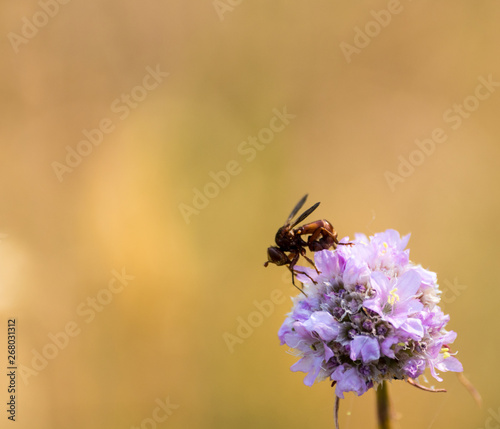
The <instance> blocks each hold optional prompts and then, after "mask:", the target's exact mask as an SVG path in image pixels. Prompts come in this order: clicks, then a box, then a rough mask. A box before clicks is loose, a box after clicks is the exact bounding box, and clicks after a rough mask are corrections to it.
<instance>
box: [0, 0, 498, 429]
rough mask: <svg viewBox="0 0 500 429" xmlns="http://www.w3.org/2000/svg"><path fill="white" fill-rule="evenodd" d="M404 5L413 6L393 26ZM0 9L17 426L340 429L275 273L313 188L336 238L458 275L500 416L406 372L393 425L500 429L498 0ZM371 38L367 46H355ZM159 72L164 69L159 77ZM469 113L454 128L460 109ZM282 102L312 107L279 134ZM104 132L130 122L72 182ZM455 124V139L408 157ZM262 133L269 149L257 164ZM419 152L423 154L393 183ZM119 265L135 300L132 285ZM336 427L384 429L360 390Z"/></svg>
mask: <svg viewBox="0 0 500 429" xmlns="http://www.w3.org/2000/svg"><path fill="white" fill-rule="evenodd" d="M42 5H44V6H42ZM388 5H389V6H391V7H393V8H395V9H396V10H397V11H399V13H392V14H390V15H389V17H390V22H386V23H385V24H384V26H383V27H382V26H380V25H379V26H378V27H377V25H376V24H373V22H375V21H374V20H375V15H377V14H378V15H377V16H379V19H382V18H383V17H385V18H386V19H388V18H387V14H383V13H382V15H380V14H379V12H380V11H381V10H387V8H388ZM44 8H45V9H46V10H47V11H50V15H52V16H49V15H48V12H44ZM0 9H1V14H0V25H1V32H0V33H1V34H2V35H3V36H2V38H1V41H0V46H1V52H2V55H1V56H2V67H1V68H0V77H1V83H0V90H1V95H2V96H1V100H0V103H1V104H0V109H1V110H0V112H1V123H2V126H1V129H0V145H1V157H0V186H1V210H0V232H1V233H2V240H1V242H0V282H1V283H0V314H1V327H0V340H1V345H0V350H2V352H1V353H0V355H1V356H2V359H1V367H2V369H1V371H0V373H2V374H4V373H6V371H7V370H6V367H7V361H6V349H7V347H6V330H7V328H6V326H7V319H9V318H16V320H17V323H18V330H17V334H18V357H19V362H18V363H19V364H20V365H22V367H21V368H20V370H19V373H18V378H17V383H18V384H17V387H18V394H17V403H18V408H17V422H16V423H15V424H14V423H11V422H8V420H7V413H6V412H5V409H6V406H5V405H3V406H2V407H1V409H2V411H1V413H0V414H1V415H0V421H1V424H0V426H1V427H11V426H12V427H17V428H34V427H36V428H38V429H59V428H69V427H71V428H89V427H93V428H132V427H142V428H144V429H145V428H154V427H158V428H234V427H239V428H255V427H259V428H285V427H286V428H302V427H318V428H320V427H332V426H333V420H332V408H333V390H332V389H331V387H330V386H329V383H328V382H324V383H321V384H317V385H315V386H314V387H306V386H304V385H303V383H302V379H303V375H302V374H301V373H292V372H290V370H289V367H290V366H291V364H292V363H294V362H295V361H296V357H294V356H293V355H291V354H289V353H287V350H286V348H285V347H280V346H279V342H278V339H277V330H278V328H279V326H280V325H281V323H282V321H283V320H284V316H285V314H286V313H287V312H288V311H289V309H290V301H289V298H288V297H289V296H290V295H295V292H294V290H293V289H292V288H291V286H290V284H289V280H290V279H289V277H288V276H287V274H286V269H284V268H283V267H276V266H271V267H268V268H267V269H264V267H263V266H262V264H263V262H264V261H265V260H266V248H267V247H268V246H269V245H271V244H272V242H273V239H274V234H275V232H276V230H277V228H278V227H279V226H281V225H282V223H283V222H284V220H285V218H286V216H287V215H288V213H289V212H290V210H291V208H292V207H293V205H294V204H295V203H296V202H297V200H298V199H299V198H300V197H301V196H302V195H304V194H305V193H306V192H308V193H309V195H310V196H309V201H308V202H310V203H314V202H316V201H321V206H320V207H319V208H318V209H317V211H316V212H315V217H314V219H316V218H326V219H328V220H330V221H331V222H332V223H333V224H334V226H335V227H336V229H337V230H338V231H339V234H340V236H346V235H347V236H351V237H353V235H354V233H355V232H363V233H366V234H373V233H375V232H377V231H383V230H385V229H387V228H395V229H397V230H399V231H400V232H401V233H402V234H406V233H409V232H411V233H412V238H411V240H410V248H411V258H412V260H413V261H415V262H417V263H421V264H422V265H423V266H424V267H426V268H429V269H431V270H433V271H436V272H437V273H438V275H439V279H440V284H441V287H442V289H443V290H444V291H445V296H446V299H445V300H444V302H443V303H442V306H443V308H444V311H445V312H447V313H450V314H451V322H450V324H449V327H450V329H453V330H455V331H457V332H458V334H459V335H458V339H457V340H456V342H455V348H456V349H458V350H459V355H458V357H459V358H460V360H461V361H462V362H463V364H464V367H465V374H466V375H467V376H468V378H469V379H470V380H471V381H472V382H473V383H474V384H475V386H476V387H477V388H478V390H479V391H480V392H481V393H482V396H483V399H484V404H483V407H482V408H478V407H477V406H476V404H475V403H474V401H473V400H472V399H471V397H470V395H469V394H468V392H467V391H466V390H465V389H464V388H463V386H462V385H461V384H460V383H459V382H458V380H457V377H456V376H455V374H452V373H449V374H445V376H444V378H445V380H444V382H443V383H441V384H439V383H435V382H432V381H430V383H431V384H433V385H434V386H436V387H446V388H447V389H448V393H446V394H430V393H425V392H422V391H419V390H417V389H415V388H412V387H411V386H409V385H407V384H405V383H402V382H398V383H393V384H392V385H391V389H392V399H393V402H394V406H395V408H396V410H397V412H398V417H399V420H398V421H397V422H396V423H395V427H396V428H403V427H404V428H432V427H453V428H479V427H484V426H485V425H487V424H489V425H490V426H489V427H493V426H492V425H493V424H500V422H497V421H496V420H493V421H492V420H491V416H498V410H499V407H500V395H499V394H498V385H499V382H500V375H499V372H498V370H497V366H498V365H497V364H498V354H499V351H500V347H499V345H498V344H499V342H498V340H499V335H498V328H499V322H498V299H499V297H500V292H499V290H500V289H499V287H498V281H497V267H498V261H499V257H500V251H499V242H498V236H499V226H498V225H499V220H498V219H499V216H500V204H499V191H498V185H499V180H500V168H499V161H498V160H499V159H500V145H499V136H500V121H499V119H498V112H499V109H500V87H499V86H495V85H493V86H491V88H490V92H489V93H488V94H489V95H488V97H487V98H486V99H484V100H478V99H477V98H476V99H474V94H475V91H476V88H477V87H478V85H479V84H480V78H481V77H483V78H485V79H487V80H488V79H490V80H492V81H493V82H500V56H499V55H498V46H499V44H500V32H499V30H498V21H499V18H500V4H499V3H498V2H496V1H482V2H471V1H457V0H444V1H440V2H432V1H424V0H422V1H418V2H417V1H413V2H412V1H409V0H401V1H400V2H396V1H393V2H389V3H388V2H386V1H375V2H369V3H366V4H365V3H363V2H328V1H319V2H314V3H308V2H286V1H273V2H269V1H252V2H249V1H236V0H232V1H230V0H220V1H214V2H213V1H211V0H208V1H205V2H197V3H196V4H191V3H189V2H183V1H170V2H146V3H141V2H132V1H113V0H110V1H106V2H96V1H85V2H83V1H81V0H72V1H70V2H66V3H65V4H61V3H55V2H54V1H52V2H51V1H49V0H46V1H45V2H44V1H43V0H42V1H40V2H36V1H25V0H23V1H16V2H12V1H10V2H3V3H2V5H1V6H0ZM44 16H45V18H44ZM33 22H35V23H36V26H35V27H33ZM30 23H31V24H30ZM42 24H43V25H42ZM367 25H368V28H367V27H366V26H367ZM377 28H378V30H377ZM360 31H362V32H366V31H368V32H371V34H372V35H373V37H369V38H368V39H366V38H365V39H363V36H360V35H359V32H360ZM357 34H358V36H357V37H356V35H357ZM28 36H29V37H28ZM355 37H356V40H355ZM355 42H357V43H358V46H361V45H363V44H364V45H366V46H364V47H362V48H356V49H357V50H356V51H355V52H354V51H353V53H351V54H345V53H344V52H343V50H342V47H341V46H344V49H348V48H346V46H347V44H350V45H351V46H354V47H355V46H356V45H355ZM148 67H149V69H148ZM151 69H152V70H159V71H161V73H168V76H163V77H161V78H159V83H158V85H157V86H156V87H155V88H152V86H153V83H154V81H153V80H151V79H150V78H146V84H147V86H148V88H149V89H141V86H143V85H144V84H143V81H144V78H145V76H147V75H148V74H150V73H151V72H150V70H151ZM157 77H158V76H157ZM482 91H484V89H483V90H482ZM485 94H486V92H482V93H481V96H482V97H483V98H485V97H486V96H485ZM122 97H124V98H122ZM127 97H131V100H132V101H130V104H126V101H124V100H126V98H127ZM134 100H135V101H134ZM464 100H465V103H466V105H467V106H468V108H469V111H467V110H464V114H463V118H462V122H461V123H460V124H458V120H456V119H452V117H453V118H455V117H456V116H455V115H456V114H455V113H453V114H451V113H449V112H448V111H449V109H454V105H463V103H464ZM126 106H127V107H126ZM285 107H286V111H287V112H288V114H290V115H293V116H294V117H293V118H290V119H289V123H288V124H286V126H284V127H283V129H282V130H280V131H279V132H276V133H274V135H273V136H271V137H270V135H269V133H268V132H267V131H263V130H264V129H265V128H266V127H269V125H270V122H271V120H272V118H273V117H274V116H276V111H275V109H277V110H278V111H281V112H283V110H284V109H285ZM120 109H121V110H120ZM447 112H448V113H447ZM103 120H104V121H105V124H107V125H106V126H108V127H112V128H113V130H112V132H109V133H105V134H103V138H102V141H101V143H100V144H99V145H97V146H94V147H93V148H92V149H91V150H90V153H89V154H88V155H86V156H83V157H82V158H81V160H80V161H79V164H78V165H76V166H75V167H74V168H69V169H67V170H65V171H64V172H63V173H62V174H61V173H59V176H58V174H56V168H55V166H57V165H58V166H59V167H58V168H60V167H61V165H62V164H65V163H66V156H67V153H68V150H70V151H71V150H76V149H77V146H78V144H79V142H80V141H82V140H84V138H85V137H84V134H83V131H84V130H89V131H90V130H93V129H95V128H97V127H98V126H99V124H100V123H102V121H103ZM106 120H107V122H106ZM110 124H111V125H110ZM452 126H454V128H456V129H454V128H452ZM436 128H441V129H442V130H443V132H444V134H445V135H446V136H447V140H446V141H445V142H443V143H436V145H435V147H434V149H433V150H432V151H431V152H432V153H431V152H429V154H428V155H424V156H420V157H419V155H418V154H413V155H412V153H413V152H414V151H415V150H416V149H418V146H417V145H416V143H415V140H416V139H420V140H423V139H427V138H429V137H431V134H432V132H433V130H435V129H436ZM259 133H260V134H259ZM96 135H97V134H96ZM259 136H260V137H261V138H263V139H268V140H269V142H268V143H267V144H262V143H257V146H256V147H258V148H259V149H258V150H257V149H254V151H253V152H252V151H251V149H250V148H251V146H250V143H249V142H250V140H249V139H251V138H252V137H257V138H259ZM68 147H69V149H68ZM78 147H80V148H82V147H83V146H78ZM245 151H246V152H245ZM410 157H412V158H411V159H412V160H413V161H415V160H416V162H417V163H419V165H417V166H416V167H414V168H413V171H411V170H408V167H406V168H407V169H406V170H402V171H403V174H404V177H403V176H399V177H400V179H399V180H397V181H396V182H394V180H395V179H394V177H395V176H390V178H391V180H388V177H389V176H388V172H389V174H390V173H393V174H394V175H397V174H399V173H398V168H403V167H400V164H401V163H402V162H403V163H404V162H407V161H408V160H410ZM75 162H76V161H75ZM54 163H59V164H54ZM228 163H229V168H230V169H231V171H232V172H233V173H235V174H233V175H230V176H224V174H220V173H219V172H221V171H224V170H226V169H227V168H228ZM70 170H71V171H70ZM211 173H216V174H217V173H219V177H221V179H220V180H225V182H226V183H223V185H224V186H222V185H220V186H217V185H216V186H214V185H210V182H214V179H213V178H212V177H211V175H210V174H211ZM223 177H225V179H223ZM228 177H229V179H228ZM207 186H208V187H207ZM196 192H200V193H202V194H204V193H208V195H209V196H210V197H209V198H207V200H206V201H204V200H203V198H202V197H199V196H198V199H195V195H196ZM194 199H195V201H193V200H194ZM194 204H198V209H197V208H196V207H195V206H194ZM203 205H205V207H203ZM188 206H189V207H191V209H189V208H188ZM190 210H191V211H190ZM186 213H188V214H186ZM314 219H311V220H314ZM113 270H116V271H118V272H121V273H125V274H126V275H127V276H130V277H129V278H128V280H126V281H127V282H128V284H127V286H124V287H123V288H121V289H120V288H118V286H117V285H119V283H112V286H110V284H109V282H110V280H111V279H112V278H113V274H112V271H113ZM132 277H133V278H132ZM110 288H112V289H113V291H114V292H112V291H110ZM271 298H274V299H275V301H276V303H275V304H273V308H272V309H271V310H269V311H267V314H264V315H263V316H262V317H260V318H259V316H258V315H257V316H256V314H255V312H256V311H257V310H256V304H255V302H256V301H257V302H258V303H262V302H265V301H266V300H270V299H271ZM249 317H250V318H251V320H252V323H253V325H254V327H250V329H248V328H247V330H246V331H245V329H244V328H242V327H239V326H240V325H241V323H242V322H241V321H242V320H243V321H247V320H248V318H249ZM252 318H253V319H252ZM65 330H69V332H71V334H72V336H68V335H67V334H62V333H63V332H65ZM240 334H241V335H243V336H245V337H246V338H242V336H241V335H240ZM228 338H229V339H230V341H228ZM54 344H59V346H55V345H54ZM43 356H46V357H47V358H46V359H44V357H43ZM7 383H8V378H7V376H2V377H1V378H0V398H1V399H2V403H5V402H6V401H7ZM160 402H161V403H163V404H169V405H166V407H167V408H168V409H169V413H170V415H169V416H168V419H167V420H165V421H162V422H161V421H159V420H158V419H157V420H156V421H155V420H154V418H155V416H156V417H158V416H161V417H163V416H164V414H163V413H162V412H158V411H156V412H155V409H156V408H157V407H158V404H159V403H160ZM497 418H498V417H497ZM340 419H341V420H340V422H341V427H343V428H359V427H375V426H376V420H375V396H374V393H373V391H371V392H368V393H366V394H365V395H363V396H362V397H360V398H358V397H355V396H354V395H349V396H348V397H347V399H346V400H344V401H343V402H342V404H341V417H340ZM488 419H489V420H488ZM495 427H496V426H495Z"/></svg>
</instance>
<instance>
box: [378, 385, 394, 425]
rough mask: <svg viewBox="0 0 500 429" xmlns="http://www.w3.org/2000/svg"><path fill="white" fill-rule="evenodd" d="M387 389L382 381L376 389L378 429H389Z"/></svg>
mask: <svg viewBox="0 0 500 429" xmlns="http://www.w3.org/2000/svg"><path fill="white" fill-rule="evenodd" d="M389 408H390V407H389V388H388V386H387V382H386V381H385V380H384V381H383V382H382V384H381V385H380V386H379V387H378V389H377V415H378V427H379V429H391V416H390V409H389Z"/></svg>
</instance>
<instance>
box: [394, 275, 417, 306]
mask: <svg viewBox="0 0 500 429" xmlns="http://www.w3.org/2000/svg"><path fill="white" fill-rule="evenodd" d="M420 282H421V280H420V276H419V275H418V274H417V273H416V272H415V271H414V270H411V271H407V272H406V273H404V274H403V275H402V276H401V277H399V278H398V282H397V289H398V296H399V300H400V301H406V300H408V299H409V298H413V297H414V296H415V295H416V293H417V291H418V289H419V287H420Z"/></svg>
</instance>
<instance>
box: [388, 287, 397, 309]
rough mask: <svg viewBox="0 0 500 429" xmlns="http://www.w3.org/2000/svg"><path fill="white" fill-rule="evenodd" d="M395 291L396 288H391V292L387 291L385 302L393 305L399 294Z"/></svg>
mask: <svg viewBox="0 0 500 429" xmlns="http://www.w3.org/2000/svg"><path fill="white" fill-rule="evenodd" d="M397 292H398V290H397V288H394V289H393V290H391V292H390V293H389V297H388V298H387V302H388V303H389V304H391V305H394V304H395V303H396V301H399V295H398V293H397Z"/></svg>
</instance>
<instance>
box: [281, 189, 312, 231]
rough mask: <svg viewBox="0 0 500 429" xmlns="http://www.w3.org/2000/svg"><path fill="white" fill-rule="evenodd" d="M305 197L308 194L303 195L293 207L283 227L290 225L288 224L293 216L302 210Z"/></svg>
mask: <svg viewBox="0 0 500 429" xmlns="http://www.w3.org/2000/svg"><path fill="white" fill-rule="evenodd" d="M307 195H308V194H305V195H304V196H303V197H302V198H301V200H300V201H299V202H298V203H297V205H296V206H295V207H294V209H293V210H292V213H290V216H288V219H287V220H286V222H285V225H290V223H291V222H292V219H293V218H294V217H295V215H296V214H297V212H298V211H299V210H300V209H301V208H302V206H303V205H304V203H305V202H306V200H307Z"/></svg>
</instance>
